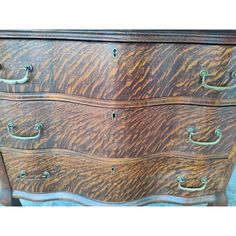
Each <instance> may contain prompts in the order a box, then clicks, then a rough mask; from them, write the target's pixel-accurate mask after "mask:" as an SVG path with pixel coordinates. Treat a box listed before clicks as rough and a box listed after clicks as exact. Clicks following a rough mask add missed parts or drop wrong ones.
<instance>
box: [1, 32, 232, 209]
mask: <svg viewBox="0 0 236 236" xmlns="http://www.w3.org/2000/svg"><path fill="white" fill-rule="evenodd" d="M114 48H115V49H116V50H117V55H116V57H114V55H113V49H114ZM25 64H32V65H33V72H32V73H30V75H29V80H28V81H27V82H26V83H25V84H16V85H6V84H4V83H3V82H0V110H1V116H0V153H1V156H0V203H3V204H5V205H9V204H12V203H13V202H12V199H11V197H12V196H13V197H15V198H20V197H22V198H24V199H31V200H37V201H42V200H43V201H45V200H49V199H51V200H53V199H70V200H74V201H77V202H81V203H82V204H85V205H93V204H94V205H99V204H100V205H105V204H116V205H132V204H133V205H143V204H147V203H151V202H172V203H173V202H175V203H178V204H185V205H190V204H196V203H208V204H209V205H227V195H226V187H227V184H228V181H229V179H230V176H231V173H232V170H233V166H234V164H235V160H236V155H235V154H236V144H235V134H236V132H235V131H236V125H235V118H236V110H235V109H236V107H235V105H236V89H230V90H225V91H221V92H217V91H214V90H212V89H206V88H203V86H202V85H201V82H202V81H201V78H200V75H199V72H200V71H201V70H202V69H207V70H208V71H209V73H210V76H209V77H208V78H207V79H206V81H207V83H208V84H209V85H214V86H225V87H227V86H233V85H234V84H235V83H236V80H235V79H233V78H232V77H231V75H232V72H233V71H236V31H192V32H190V31H155V30H151V31H141V30H136V31H132V30H129V31H122V30H118V31H109V30H108V31H74V30H68V31H63V30H61V31H7V30H5V31H0V77H1V78H9V79H11V78H12V79H18V78H21V77H22V76H23V74H24V72H23V71H21V70H20V69H21V68H22V67H23V66H24V65H25ZM10 121H11V122H14V123H15V124H16V125H17V127H16V129H15V132H16V135H19V136H31V135H35V133H36V131H35V130H34V129H33V127H34V124H35V123H36V122H41V123H42V124H43V131H42V134H41V137H40V139H37V140H28V141H21V140H16V139H14V138H12V137H10V135H9V134H8V131H7V124H8V122H10ZM189 127H193V128H195V129H196V132H197V135H195V136H194V139H195V140H197V141H214V140H216V138H217V137H215V134H214V131H215V130H216V129H218V128H219V129H221V130H222V140H221V141H220V142H219V143H218V144H217V145H213V146H208V147H206V146H199V145H195V144H191V143H189V142H188V132H187V130H186V129H187V128H189ZM1 157H2V159H1ZM20 170H25V171H26V173H27V176H26V179H24V180H21V179H19V178H18V176H19V172H20ZM6 171H7V172H6ZM44 171H49V172H50V173H51V176H50V177H49V178H48V179H41V176H42V173H43V172H44ZM178 175H183V176H185V177H186V178H187V181H186V182H185V183H184V184H183V185H184V186H187V187H200V186H201V185H202V184H201V182H200V179H201V178H202V177H204V176H206V177H208V179H209V183H208V184H207V187H206V189H205V190H202V191H199V192H188V191H183V190H180V189H178V183H177V180H176V177H177V176H178ZM8 177H9V180H10V184H9V182H8ZM1 185H4V189H5V190H6V191H5V192H4V194H5V195H4V194H3V191H2V189H1ZM11 189H12V191H11ZM11 195H12V196H11ZM6 196H7V197H6Z"/></svg>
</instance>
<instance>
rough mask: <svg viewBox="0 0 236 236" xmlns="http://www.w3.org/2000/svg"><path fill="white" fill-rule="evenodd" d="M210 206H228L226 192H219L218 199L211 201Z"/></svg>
mask: <svg viewBox="0 0 236 236" xmlns="http://www.w3.org/2000/svg"><path fill="white" fill-rule="evenodd" d="M208 206H228V197H227V195H226V193H217V194H216V201H215V202H213V203H209V204H208Z"/></svg>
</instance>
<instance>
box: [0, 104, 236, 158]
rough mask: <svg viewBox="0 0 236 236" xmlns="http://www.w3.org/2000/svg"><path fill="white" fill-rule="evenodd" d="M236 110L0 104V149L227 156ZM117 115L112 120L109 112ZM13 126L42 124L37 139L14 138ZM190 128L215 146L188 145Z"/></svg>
mask: <svg viewBox="0 0 236 236" xmlns="http://www.w3.org/2000/svg"><path fill="white" fill-rule="evenodd" d="M235 109H236V108H234V107H220V108H215V107H205V106H188V105H181V106H170V105H165V106H164V105H163V106H153V107H146V108H136V109H107V108H96V107H92V106H85V105H78V104H71V103H66V102H49V101H32V102H30V101H27V102H14V101H6V100H5V101H1V102H0V110H4V113H3V114H2V115H1V117H0V124H1V126H0V146H5V147H14V148H20V149H38V148H40V149H42V148H43V149H45V148H62V149H70V150H75V151H79V152H82V153H85V154H89V155H92V156H98V157H109V158H112V157H113V158H125V157H143V158H145V157H148V156H150V155H154V154H159V153H166V152H167V153H176V154H179V153H185V154H188V153H189V154H192V155H202V157H203V156H207V155H215V158H217V157H218V156H219V155H226V154H229V152H230V151H231V148H232V145H233V142H234V137H235V134H236V123H235V120H236V110H235ZM113 113H114V114H115V119H113V118H112V114H113ZM10 121H11V122H14V123H15V124H16V125H17V127H16V129H15V132H16V134H17V135H19V136H33V135H34V134H35V130H34V124H35V123H36V122H40V123H42V124H43V132H42V135H41V138H40V139H37V140H27V141H22V140H18V139H14V138H12V137H11V136H10V135H9V134H8V131H7V124H8V122H10ZM188 127H193V128H195V129H196V132H197V134H198V135H196V136H194V139H196V140H198V141H214V140H216V139H217V137H216V136H215V133H214V132H215V130H216V129H217V128H220V129H221V130H222V134H223V136H222V140H221V141H220V142H219V144H217V145H212V146H201V145H195V144H191V143H190V142H189V141H188V132H187V128H188Z"/></svg>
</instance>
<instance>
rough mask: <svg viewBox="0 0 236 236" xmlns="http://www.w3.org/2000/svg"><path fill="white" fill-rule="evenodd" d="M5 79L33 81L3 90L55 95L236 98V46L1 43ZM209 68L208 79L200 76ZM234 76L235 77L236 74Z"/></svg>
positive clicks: (2, 86) (0, 73) (0, 61)
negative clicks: (26, 69)
mask: <svg viewBox="0 0 236 236" xmlns="http://www.w3.org/2000/svg"><path fill="white" fill-rule="evenodd" d="M0 64H1V65H2V69H1V71H0V77H1V78H4V79H8V78H9V79H20V78H22V77H24V73H25V72H24V71H21V70H20V69H21V68H22V67H23V66H24V65H25V64H32V65H33V72H32V73H29V79H28V81H26V82H24V83H22V84H14V85H12V84H11V85H9V84H7V83H6V82H0V91H1V92H16V93H21V92H22V93H25V92H50V93H62V94H68V95H76V96H83V97H89V98H95V99H109V100H110V99H111V100H139V99H150V98H161V97H162V98H163V97H196V98H206V99H233V98H235V99H236V79H235V78H236V73H235V74H234V71H236V47H234V46H215V45H200V44H172V43H171V44H170V43H159V44H157V43H107V42H103V43H102V42H82V41H63V40H16V39H11V40H7V39H6V40H5V39H2V40H0ZM202 70H207V71H208V73H209V75H202V76H200V71H202ZM233 75H235V76H233Z"/></svg>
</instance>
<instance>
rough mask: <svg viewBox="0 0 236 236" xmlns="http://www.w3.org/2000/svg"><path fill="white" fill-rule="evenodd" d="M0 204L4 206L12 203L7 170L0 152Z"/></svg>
mask: <svg viewBox="0 0 236 236" xmlns="http://www.w3.org/2000/svg"><path fill="white" fill-rule="evenodd" d="M0 205H4V206H11V205H12V197H11V186H10V183H9V180H8V176H7V172H6V169H5V165H4V162H3V158H2V155H1V154H0Z"/></svg>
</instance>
